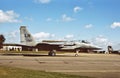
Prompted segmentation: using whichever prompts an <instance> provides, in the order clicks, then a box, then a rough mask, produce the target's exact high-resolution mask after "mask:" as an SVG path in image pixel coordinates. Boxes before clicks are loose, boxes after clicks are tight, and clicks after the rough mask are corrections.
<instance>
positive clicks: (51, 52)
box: [48, 50, 56, 56]
mask: <svg viewBox="0 0 120 78" xmlns="http://www.w3.org/2000/svg"><path fill="white" fill-rule="evenodd" d="M48 55H49V56H56V52H55V51H54V50H52V51H50V52H49V53H48Z"/></svg>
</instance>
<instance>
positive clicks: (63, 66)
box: [0, 53, 120, 78]
mask: <svg viewBox="0 0 120 78" xmlns="http://www.w3.org/2000/svg"><path fill="white" fill-rule="evenodd" d="M0 65H3V66H4V65H5V66H12V67H18V68H25V69H33V70H41V71H46V72H61V73H66V74H77V75H82V76H90V77H96V78H120V55H115V54H84V53H80V55H79V56H78V57H74V54H72V53H66V54H64V55H63V54H62V55H58V56H54V57H50V56H8V55H0Z"/></svg>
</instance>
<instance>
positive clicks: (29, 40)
mask: <svg viewBox="0 0 120 78" xmlns="http://www.w3.org/2000/svg"><path fill="white" fill-rule="evenodd" d="M20 40H21V43H22V44H23V45H28V46H34V45H35V40H34V38H33V37H32V35H31V34H30V33H29V31H28V30H27V28H26V26H21V27H20Z"/></svg>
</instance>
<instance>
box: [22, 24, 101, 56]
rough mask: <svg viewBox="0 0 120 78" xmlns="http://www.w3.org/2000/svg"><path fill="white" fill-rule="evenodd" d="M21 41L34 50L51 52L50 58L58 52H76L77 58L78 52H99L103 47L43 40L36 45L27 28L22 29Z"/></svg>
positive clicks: (49, 53) (78, 42)
mask: <svg viewBox="0 0 120 78" xmlns="http://www.w3.org/2000/svg"><path fill="white" fill-rule="evenodd" d="M20 39H21V43H22V44H23V45H26V46H32V48H37V49H38V50H39V51H40V50H49V52H48V55H49V56H55V55H56V51H63V50H64V51H66V50H67V51H70V50H71V51H74V52H76V56H77V55H78V52H91V51H93V50H99V49H101V47H98V46H95V45H93V44H90V43H89V42H86V41H84V40H82V41H64V40H43V41H42V42H40V43H35V40H34V38H33V37H32V35H31V34H30V33H29V31H28V30H27V28H26V26H21V27H20Z"/></svg>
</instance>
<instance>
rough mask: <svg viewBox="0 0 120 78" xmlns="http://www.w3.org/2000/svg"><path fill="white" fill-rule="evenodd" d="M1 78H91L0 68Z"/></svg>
mask: <svg viewBox="0 0 120 78" xmlns="http://www.w3.org/2000/svg"><path fill="white" fill-rule="evenodd" d="M0 78H90V77H83V76H78V75H67V74H61V73H53V72H52V73H51V72H44V71H37V70H28V69H19V68H12V67H5V66H0Z"/></svg>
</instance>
